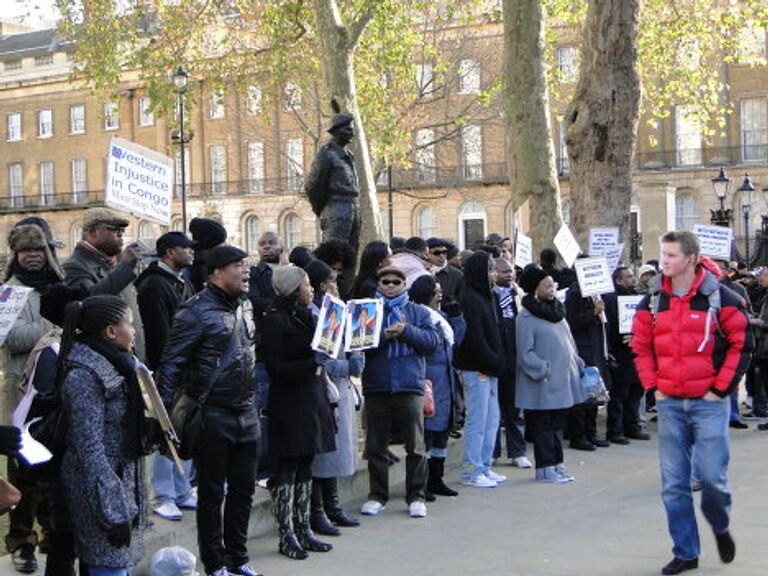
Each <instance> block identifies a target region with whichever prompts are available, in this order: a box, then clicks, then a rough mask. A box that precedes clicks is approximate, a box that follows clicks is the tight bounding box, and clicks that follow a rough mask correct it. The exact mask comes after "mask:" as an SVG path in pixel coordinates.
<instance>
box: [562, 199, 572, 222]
mask: <svg viewBox="0 0 768 576" xmlns="http://www.w3.org/2000/svg"><path fill="white" fill-rule="evenodd" d="M572 206H573V205H572V204H571V201H570V200H563V203H562V204H561V206H560V213H561V214H562V215H563V223H565V224H570V223H571V208H572Z"/></svg>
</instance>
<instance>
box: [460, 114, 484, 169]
mask: <svg viewBox="0 0 768 576" xmlns="http://www.w3.org/2000/svg"><path fill="white" fill-rule="evenodd" d="M460 143H461V175H462V178H463V179H464V180H481V179H482V178H483V130H482V127H480V126H478V125H477V124H467V125H466V126H463V127H462V128H461V142H460Z"/></svg>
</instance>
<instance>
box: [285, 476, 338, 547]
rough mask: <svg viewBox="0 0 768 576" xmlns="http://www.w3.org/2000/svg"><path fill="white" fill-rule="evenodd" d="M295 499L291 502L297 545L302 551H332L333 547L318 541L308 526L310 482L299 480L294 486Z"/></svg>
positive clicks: (310, 496) (310, 497) (310, 495)
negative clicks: (299, 545)
mask: <svg viewBox="0 0 768 576" xmlns="http://www.w3.org/2000/svg"><path fill="white" fill-rule="evenodd" d="M295 494H296V497H295V499H294V501H293V523H294V524H295V526H296V535H297V536H298V538H299V544H301V547H302V548H304V550H309V551H310V552H328V551H330V550H333V545H332V544H328V543H327V542H323V541H322V540H318V539H317V537H316V536H315V533H314V532H312V527H311V526H310V525H309V506H310V500H311V499H312V480H300V481H297V482H296V485H295Z"/></svg>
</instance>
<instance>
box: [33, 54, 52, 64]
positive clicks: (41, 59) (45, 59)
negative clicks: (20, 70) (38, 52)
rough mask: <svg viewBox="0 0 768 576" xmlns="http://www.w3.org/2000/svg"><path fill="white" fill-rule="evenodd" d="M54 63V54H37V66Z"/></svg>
mask: <svg viewBox="0 0 768 576" xmlns="http://www.w3.org/2000/svg"><path fill="white" fill-rule="evenodd" d="M51 64H53V54H43V55H42V56H35V66H49V65H51Z"/></svg>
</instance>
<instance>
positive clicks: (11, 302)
mask: <svg viewBox="0 0 768 576" xmlns="http://www.w3.org/2000/svg"><path fill="white" fill-rule="evenodd" d="M32 290H34V288H29V287H28V286H7V285H0V346H2V345H3V343H4V342H5V339H6V338H7V337H8V333H9V332H10V331H11V328H13V324H14V323H15V322H16V318H17V317H18V316H19V314H21V311H22V310H23V309H24V304H26V303H27V298H29V295H30V294H31V293H32Z"/></svg>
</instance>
